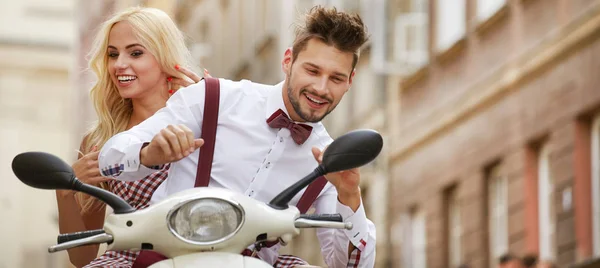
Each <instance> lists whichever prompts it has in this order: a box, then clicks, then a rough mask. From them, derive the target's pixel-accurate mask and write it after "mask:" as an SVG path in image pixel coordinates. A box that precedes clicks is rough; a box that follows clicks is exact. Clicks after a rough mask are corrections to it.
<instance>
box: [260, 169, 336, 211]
mask: <svg viewBox="0 0 600 268" xmlns="http://www.w3.org/2000/svg"><path fill="white" fill-rule="evenodd" d="M325 174H326V171H325V167H324V166H323V165H322V164H321V165H319V166H318V167H317V168H315V170H313V172H311V173H310V174H308V175H306V177H304V178H302V179H301V180H299V181H297V182H296V183H294V184H292V186H290V187H288V188H286V189H285V190H283V191H282V192H281V193H279V194H278V195H277V196H275V198H273V200H271V202H269V206H271V207H272V208H275V209H278V210H284V209H286V208H288V203H289V202H290V200H292V198H294V196H296V194H298V192H300V191H301V190H302V189H304V187H306V186H308V185H309V184H311V183H312V182H313V181H315V180H316V179H317V178H319V177H321V176H323V175H325Z"/></svg>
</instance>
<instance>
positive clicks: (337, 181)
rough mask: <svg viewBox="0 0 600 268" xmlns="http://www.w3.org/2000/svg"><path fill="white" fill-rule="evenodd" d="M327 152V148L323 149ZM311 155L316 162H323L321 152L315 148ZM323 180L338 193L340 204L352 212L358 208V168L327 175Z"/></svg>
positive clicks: (359, 197) (359, 196)
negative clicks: (331, 185)
mask: <svg viewBox="0 0 600 268" xmlns="http://www.w3.org/2000/svg"><path fill="white" fill-rule="evenodd" d="M325 150H327V148H325ZM312 153H313V156H314V157H315V159H316V160H317V162H319V164H321V162H322V161H323V152H321V150H319V148H317V147H313V148H312ZM325 178H326V179H327V180H328V181H329V182H330V183H331V184H333V186H334V187H335V189H336V190H337V192H338V200H339V201H340V203H342V204H344V205H346V206H348V207H350V208H351V209H352V210H353V211H356V210H358V207H360V199H361V195H360V187H359V185H360V172H359V170H358V168H353V169H349V170H344V171H339V172H334V173H329V174H327V175H325Z"/></svg>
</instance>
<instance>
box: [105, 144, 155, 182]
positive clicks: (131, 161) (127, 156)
mask: <svg viewBox="0 0 600 268" xmlns="http://www.w3.org/2000/svg"><path fill="white" fill-rule="evenodd" d="M145 144H146V143H142V142H140V143H136V144H132V145H129V146H127V148H125V150H123V157H122V158H121V159H122V160H121V161H120V163H113V164H109V165H108V166H105V167H103V168H102V170H101V173H102V175H103V176H106V177H113V178H117V177H119V175H121V173H123V172H128V173H132V172H134V173H136V174H139V175H144V176H145V175H149V174H152V173H154V172H156V170H158V169H160V168H161V167H160V166H157V167H150V168H149V167H146V166H144V165H141V164H140V150H141V149H142V146H144V145H145Z"/></svg>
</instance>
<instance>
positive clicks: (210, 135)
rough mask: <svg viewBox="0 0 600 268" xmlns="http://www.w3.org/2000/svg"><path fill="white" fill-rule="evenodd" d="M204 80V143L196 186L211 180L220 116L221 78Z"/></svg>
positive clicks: (201, 149)
mask: <svg viewBox="0 0 600 268" xmlns="http://www.w3.org/2000/svg"><path fill="white" fill-rule="evenodd" d="M204 81H205V82H204V85H205V98H204V116H203V119H202V135H201V138H202V139H203V140H204V145H202V147H200V157H199V158H198V170H197V172H196V183H195V185H194V187H206V186H208V182H209V181H210V171H211V169H212V162H213V153H214V151H215V139H216V136H217V121H218V118H219V95H220V90H219V79H217V78H212V77H206V78H204Z"/></svg>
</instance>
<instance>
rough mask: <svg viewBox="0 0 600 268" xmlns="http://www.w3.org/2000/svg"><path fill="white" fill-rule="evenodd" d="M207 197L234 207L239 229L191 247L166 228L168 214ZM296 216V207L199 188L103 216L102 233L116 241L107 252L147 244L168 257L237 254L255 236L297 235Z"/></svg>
mask: <svg viewBox="0 0 600 268" xmlns="http://www.w3.org/2000/svg"><path fill="white" fill-rule="evenodd" d="M206 198H212V199H221V200H225V201H228V202H230V203H232V204H236V205H237V207H239V208H240V209H241V210H242V213H243V216H242V218H243V220H242V223H241V224H240V226H239V227H238V229H237V230H236V231H235V232H234V233H233V234H232V235H231V236H229V237H227V238H225V239H222V240H218V241H214V242H211V243H194V244H192V243H189V242H186V241H184V240H182V239H180V238H179V237H177V235H176V234H175V233H174V232H173V231H171V228H169V226H167V222H168V214H169V211H171V210H174V209H176V208H177V207H179V206H180V205H182V204H185V203H187V202H190V201H193V200H199V199H206ZM299 216H300V212H299V211H298V209H297V208H296V207H289V208H287V209H285V210H276V209H273V208H271V207H269V206H268V205H267V204H265V203H263V202H259V201H257V200H255V199H252V198H250V197H247V196H245V195H243V194H238V193H234V192H232V191H229V190H226V189H220V188H206V187H202V188H192V189H188V190H185V191H182V192H179V193H177V194H174V195H172V196H170V197H169V198H167V199H165V200H162V201H161V202H158V203H156V204H154V205H152V206H150V207H148V208H146V209H143V210H139V211H136V212H133V213H127V214H111V215H109V216H107V217H106V221H105V223H104V230H105V231H106V233H107V234H112V236H113V237H114V238H115V239H114V242H113V243H112V244H110V245H108V248H107V249H108V250H115V251H119V250H140V249H142V248H141V245H142V243H147V244H151V245H153V250H155V251H158V252H160V253H161V254H163V255H165V256H166V257H169V258H174V257H178V256H181V255H185V254H190V253H195V252H207V251H218V252H228V253H235V254H240V253H241V252H242V251H243V250H244V249H246V247H247V246H249V245H252V244H253V243H255V242H256V237H257V234H267V235H268V236H267V240H269V241H276V240H277V239H278V238H281V239H282V240H283V241H284V242H287V241H290V240H291V239H292V237H294V236H296V235H298V234H299V233H300V232H299V230H298V229H297V228H296V227H295V226H294V222H295V220H296V219H297V218H298V217H299ZM128 223H130V225H131V226H129V225H128ZM149 234H152V235H151V236H149Z"/></svg>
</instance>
